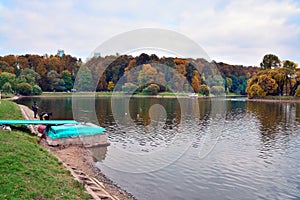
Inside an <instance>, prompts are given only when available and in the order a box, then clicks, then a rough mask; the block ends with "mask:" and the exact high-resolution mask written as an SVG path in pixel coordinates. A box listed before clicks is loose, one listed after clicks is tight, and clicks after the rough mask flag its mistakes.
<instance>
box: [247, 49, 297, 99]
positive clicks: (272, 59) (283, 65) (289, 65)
mask: <svg viewBox="0 0 300 200" xmlns="http://www.w3.org/2000/svg"><path fill="white" fill-rule="evenodd" d="M260 66H261V70H260V71H259V72H258V73H257V74H255V75H254V76H253V77H251V78H250V79H249V80H248V83H247V88H246V92H247V93H248V97H249V98H261V97H265V96H283V95H286V96H300V70H299V69H297V66H298V64H297V63H295V62H293V61H290V60H283V61H281V60H280V59H279V58H278V56H276V55H273V54H267V55H265V56H264V58H263V60H262V62H261V63H260Z"/></svg>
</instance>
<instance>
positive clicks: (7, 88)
mask: <svg viewBox="0 0 300 200" xmlns="http://www.w3.org/2000/svg"><path fill="white" fill-rule="evenodd" d="M2 91H3V92H6V93H11V92H12V87H11V84H10V83H9V82H6V83H4V85H3V86H2Z"/></svg>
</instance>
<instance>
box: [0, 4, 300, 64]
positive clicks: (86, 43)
mask: <svg viewBox="0 0 300 200" xmlns="http://www.w3.org/2000/svg"><path fill="white" fill-rule="evenodd" d="M86 2H87V3H86ZM0 9H1V13H0V21H1V24H4V25H3V26H1V27H0V43H1V45H0V46H1V47H0V55H1V54H2V55H3V54H8V53H12V54H18V53H39V54H43V53H55V52H56V50H57V49H58V48H63V49H65V51H66V52H67V53H70V54H72V55H75V56H80V57H86V56H88V55H89V53H90V52H92V51H93V50H94V49H95V48H96V47H97V46H98V45H99V44H101V43H102V42H104V41H106V40H108V39H110V38H111V37H112V36H114V35H117V34H119V33H122V32H124V31H129V30H134V29H137V28H145V27H155V28H166V29H170V30H174V31H178V32H179V33H182V34H184V35H186V36H187V37H190V38H191V39H192V40H194V41H196V42H197V43H198V44H200V45H201V46H202V47H203V48H204V49H205V50H206V51H207V53H208V54H209V55H210V57H211V58H212V59H214V60H217V61H223V62H228V63H232V64H245V65H258V64H259V62H260V60H261V58H262V56H263V55H264V54H266V53H276V54H277V55H278V56H279V57H280V58H282V59H291V60H294V61H296V62H299V61H300V56H299V55H300V54H299V49H298V46H299V44H300V38H299V36H300V22H297V20H295V19H299V20H300V17H299V14H300V6H299V5H298V4H297V3H296V2H295V1H291V0H285V1H275V0H274V1H273V0H268V1H259V0H244V1H234V0H227V1H226V0H218V1H213V2H212V1H208V0H207V1H206V0H204V1H196V0H195V1H189V2H188V3H187V2H182V1H179V0H175V1H172V2H168V1H163V2H161V1H158V0H156V1H134V0H129V1H98V0H91V1H79V0H67V1H58V0H54V1H37V0H33V1H4V3H2V5H1V3H0ZM1 38H2V40H1Z"/></svg>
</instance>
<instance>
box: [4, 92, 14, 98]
mask: <svg viewBox="0 0 300 200" xmlns="http://www.w3.org/2000/svg"><path fill="white" fill-rule="evenodd" d="M14 96H15V95H14V94H11V93H3V92H1V98H2V99H6V98H12V97H14Z"/></svg>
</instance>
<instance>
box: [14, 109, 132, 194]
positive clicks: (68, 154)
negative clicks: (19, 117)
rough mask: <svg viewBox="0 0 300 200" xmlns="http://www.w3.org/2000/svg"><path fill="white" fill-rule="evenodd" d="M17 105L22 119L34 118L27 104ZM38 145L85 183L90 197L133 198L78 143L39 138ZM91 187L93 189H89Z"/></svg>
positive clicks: (35, 130) (32, 129)
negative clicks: (63, 143) (55, 142)
mask: <svg viewBox="0 0 300 200" xmlns="http://www.w3.org/2000/svg"><path fill="white" fill-rule="evenodd" d="M19 106H20V110H21V112H22V114H23V117H24V119H34V117H33V111H32V110H31V109H29V108H28V107H27V106H23V105H19ZM29 128H30V130H31V131H32V132H35V133H37V127H36V126H31V127H29ZM40 145H42V146H43V147H45V148H46V149H48V151H50V152H51V153H52V154H53V155H55V156H56V157H57V158H58V159H59V160H60V161H61V162H62V163H63V164H64V166H65V167H66V168H67V169H68V170H69V171H71V174H72V175H73V176H74V178H75V179H77V180H78V181H80V182H82V183H83V184H84V185H85V188H86V191H87V192H88V193H89V194H90V195H91V197H92V199H113V200H118V199H120V200H127V199H130V200H133V199H135V198H134V197H133V196H132V195H131V194H129V193H127V192H126V191H124V190H122V189H121V188H119V187H118V186H116V185H115V184H114V183H113V182H112V181H111V180H109V179H108V178H106V177H105V175H104V174H102V173H101V171H100V170H99V169H98V168H96V167H95V163H94V161H93V157H92V154H91V152H90V151H89V150H88V149H86V148H85V147H83V146H78V145H76V146H60V147H51V146H48V145H47V143H46V141H45V139H41V141H40ZM96 187H98V188H96ZM91 188H92V189H94V190H91ZM95 188H96V189H95ZM95 191H96V192H95ZM96 193H99V194H100V195H99V196H97V195H96V196H95V194H96ZM97 197H99V198H97ZM104 197H105V198H104Z"/></svg>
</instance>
